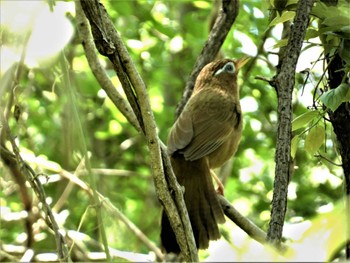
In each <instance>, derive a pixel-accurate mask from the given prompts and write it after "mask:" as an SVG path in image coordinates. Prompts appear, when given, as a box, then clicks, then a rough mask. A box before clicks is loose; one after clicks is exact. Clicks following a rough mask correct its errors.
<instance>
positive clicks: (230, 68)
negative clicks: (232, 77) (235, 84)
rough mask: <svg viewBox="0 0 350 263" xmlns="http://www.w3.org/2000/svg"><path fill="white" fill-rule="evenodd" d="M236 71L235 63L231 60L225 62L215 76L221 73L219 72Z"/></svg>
mask: <svg viewBox="0 0 350 263" xmlns="http://www.w3.org/2000/svg"><path fill="white" fill-rule="evenodd" d="M235 71H236V68H235V64H233V62H232V61H230V62H227V63H226V64H225V66H223V67H222V68H221V69H219V70H218V71H216V72H215V74H214V76H217V75H219V74H221V73H223V72H226V73H231V74H233V73H235Z"/></svg>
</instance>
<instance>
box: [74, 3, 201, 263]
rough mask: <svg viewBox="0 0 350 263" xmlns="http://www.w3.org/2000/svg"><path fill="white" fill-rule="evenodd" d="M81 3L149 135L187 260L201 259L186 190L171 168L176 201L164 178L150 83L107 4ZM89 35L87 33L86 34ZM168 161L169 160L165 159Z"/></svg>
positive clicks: (157, 179) (159, 184)
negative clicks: (192, 226)
mask: <svg viewBox="0 0 350 263" xmlns="http://www.w3.org/2000/svg"><path fill="white" fill-rule="evenodd" d="M80 3H81V6H82V8H83V10H84V12H85V15H86V16H87V18H88V20H89V22H90V26H91V31H92V34H93V36H94V41H95V44H96V47H97V49H98V50H99V52H100V53H101V54H102V55H104V56H107V57H108V58H109V59H110V61H111V62H112V63H113V65H114V67H115V70H116V73H117V75H118V77H119V79H120V81H121V83H122V86H123V88H124V91H125V93H126V94H129V96H128V95H127V97H128V100H129V103H130V105H131V107H132V108H133V111H134V113H135V115H136V116H137V118H138V121H139V124H140V126H141V128H142V130H143V133H144V134H145V136H146V139H147V142H148V147H149V150H150V159H151V168H152V174H153V179H154V183H155V186H156V191H157V194H158V198H159V200H160V201H161V203H162V204H163V206H164V208H165V211H166V212H167V213H168V215H171V216H169V218H170V221H171V224H172V226H173V227H174V229H175V234H176V237H177V240H178V243H179V245H180V248H181V251H182V253H183V256H184V258H185V260H186V261H198V255H197V249H196V246H195V242H194V238H193V233H192V229H191V225H190V223H189V218H188V214H187V210H186V207H185V203H184V201H183V196H182V191H181V188H180V186H179V185H178V184H177V182H176V179H175V176H174V174H173V173H172V171H171V169H170V170H169V169H167V172H169V174H167V177H168V178H172V181H174V182H176V183H175V184H174V185H172V187H171V188H172V190H173V191H174V193H175V196H177V198H176V203H175V202H174V201H173V199H172V197H171V195H170V192H169V187H168V185H167V182H166V180H165V177H164V167H163V162H164V163H169V160H168V157H167V155H166V154H165V151H164V150H161V147H160V140H159V138H158V135H157V130H156V124H155V120H154V117H153V112H152V109H151V106H150V103H149V98H148V94H147V91H146V86H145V84H144V82H143V80H142V79H141V77H140V75H139V74H138V72H137V70H136V68H135V66H134V64H133V62H132V60H131V58H130V56H129V53H128V52H127V50H126V48H125V46H124V44H123V42H122V40H121V38H120V36H119V34H118V32H117V31H116V30H115V28H114V25H113V23H112V21H111V20H110V18H109V16H108V14H107V12H106V10H105V9H104V7H103V5H102V4H100V3H99V2H98V1H97V0H82V1H81V2H80ZM84 37H86V36H84ZM164 160H165V161H164Z"/></svg>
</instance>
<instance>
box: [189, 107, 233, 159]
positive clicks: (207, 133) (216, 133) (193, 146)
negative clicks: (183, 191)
mask: <svg viewBox="0 0 350 263" xmlns="http://www.w3.org/2000/svg"><path fill="white" fill-rule="evenodd" d="M223 115H227V116H223ZM234 118H235V116H234V112H233V111H231V112H226V113H223V112H212V113H207V114H205V113H203V114H200V115H199V116H197V117H196V118H195V119H194V123H193V126H194V131H195V136H193V139H192V141H191V143H190V144H189V145H188V146H187V147H186V148H185V149H184V150H183V154H184V156H185V159H186V160H189V161H193V160H197V159H199V158H201V157H204V156H207V155H209V154H211V153H212V152H214V151H215V150H216V149H218V148H219V147H220V146H221V145H222V144H224V143H225V142H226V141H227V140H228V139H229V138H230V137H231V135H232V132H233V131H234V125H233V123H234Z"/></svg>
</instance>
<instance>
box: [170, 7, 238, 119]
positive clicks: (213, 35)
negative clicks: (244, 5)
mask: <svg viewBox="0 0 350 263" xmlns="http://www.w3.org/2000/svg"><path fill="white" fill-rule="evenodd" d="M238 12H239V0H222V6H221V10H220V13H219V15H218V17H217V19H216V21H215V23H214V26H213V28H212V29H211V31H210V34H209V37H208V40H207V41H206V42H205V44H204V47H203V49H202V51H201V53H200V55H199V56H198V58H197V60H196V63H195V65H194V68H193V70H192V73H191V75H190V77H189V78H188V80H187V84H186V87H185V91H184V94H183V97H182V99H181V101H180V103H179V105H178V107H177V109H176V116H177V117H178V116H179V115H180V113H181V112H182V110H183V108H184V107H185V105H186V103H187V101H188V99H189V98H190V97H191V94H192V90H193V87H194V83H195V81H196V79H197V76H198V74H199V72H200V71H201V70H202V68H203V67H204V66H205V65H206V64H208V63H209V62H211V61H213V60H214V59H215V57H216V55H217V54H218V53H219V51H220V48H221V46H222V43H223V42H224V40H225V39H226V37H227V34H228V32H229V31H230V29H231V27H232V25H233V23H234V22H235V20H236V17H237V16H238Z"/></svg>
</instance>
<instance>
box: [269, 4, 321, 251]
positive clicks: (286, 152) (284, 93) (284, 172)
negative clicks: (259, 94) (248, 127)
mask: <svg viewBox="0 0 350 263" xmlns="http://www.w3.org/2000/svg"><path fill="white" fill-rule="evenodd" d="M313 3H314V0H304V1H299V2H298V8H297V12H296V16H295V19H294V24H293V27H292V29H291V33H290V38H289V41H288V45H287V48H286V49H287V50H288V52H286V53H285V54H284V56H283V58H282V61H281V67H280V69H278V72H277V75H276V76H275V78H274V83H273V85H274V87H275V88H276V90H277V96H278V109H277V110H278V130H277V145H276V156H275V158H276V168H275V182H274V191H273V199H272V210H271V221H270V223H269V229H268V233H267V241H268V242H270V243H272V244H273V245H278V244H280V242H281V239H282V231H283V224H284V218H285V214H286V209H287V192H288V182H289V175H290V174H289V173H290V162H291V156H290V144H291V134H292V124H291V121H292V113H293V112H292V92H293V87H294V83H295V68H296V64H297V61H298V57H299V54H300V52H301V47H302V44H303V40H304V36H305V33H306V29H307V26H308V23H309V13H310V11H311V8H312V5H313Z"/></svg>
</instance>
